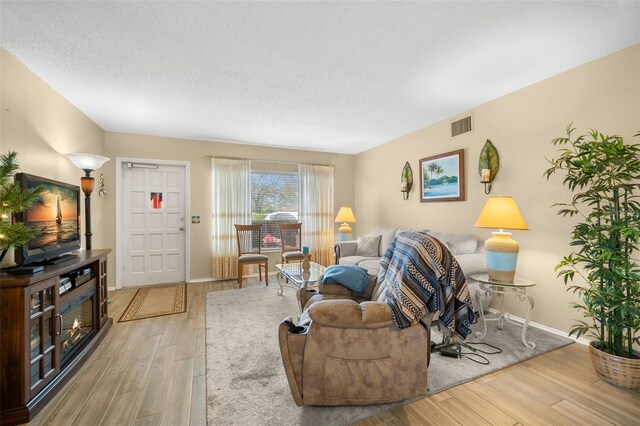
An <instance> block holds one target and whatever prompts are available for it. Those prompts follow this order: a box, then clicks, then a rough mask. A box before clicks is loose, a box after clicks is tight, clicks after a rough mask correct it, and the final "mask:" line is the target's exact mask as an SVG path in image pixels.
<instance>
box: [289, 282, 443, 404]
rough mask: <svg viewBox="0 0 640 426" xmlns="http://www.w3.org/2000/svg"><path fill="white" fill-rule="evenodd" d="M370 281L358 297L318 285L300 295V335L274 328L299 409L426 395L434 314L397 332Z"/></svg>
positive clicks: (382, 288)
mask: <svg viewBox="0 0 640 426" xmlns="http://www.w3.org/2000/svg"><path fill="white" fill-rule="evenodd" d="M369 279H370V281H369V284H368V286H367V288H366V289H365V290H364V291H363V292H362V293H354V292H353V291H352V290H349V289H348V288H346V287H343V286H340V285H337V284H322V283H321V284H319V285H318V289H317V290H315V289H314V290H305V289H304V288H301V289H300V290H298V300H299V301H300V306H301V308H302V309H303V313H302V315H301V317H300V320H299V322H298V323H299V326H300V328H303V331H302V332H298V333H295V332H291V331H290V330H289V327H288V326H287V324H286V322H282V323H281V324H280V328H279V330H278V339H279V344H280V354H281V356H282V362H283V366H284V369H285V372H286V376H287V380H288V382H289V387H290V389H291V395H292V396H293V399H294V401H295V403H296V404H297V405H299V406H302V405H366V404H381V403H388V402H393V401H400V400H404V399H408V398H412V397H415V396H421V395H424V394H426V393H427V390H428V388H427V367H428V366H429V356H430V330H429V325H430V324H431V320H432V318H433V314H429V315H428V316H427V317H425V318H424V319H423V320H422V322H421V323H419V324H417V325H414V326H411V327H407V328H403V329H399V328H398V327H397V326H396V323H395V321H394V319H393V314H392V311H391V308H390V307H389V306H388V305H387V304H386V303H385V299H386V285H385V284H384V283H379V282H378V281H377V278H376V276H375V275H370V276H369ZM289 320H290V319H289ZM298 331H300V330H298Z"/></svg>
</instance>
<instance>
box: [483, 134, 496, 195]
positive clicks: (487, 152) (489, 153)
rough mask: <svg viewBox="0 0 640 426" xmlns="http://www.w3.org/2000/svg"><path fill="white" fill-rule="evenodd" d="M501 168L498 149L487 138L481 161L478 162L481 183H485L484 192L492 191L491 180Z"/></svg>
mask: <svg viewBox="0 0 640 426" xmlns="http://www.w3.org/2000/svg"><path fill="white" fill-rule="evenodd" d="M499 169H500V156H499V155H498V150H496V148H495V147H494V146H493V144H492V143H491V141H490V140H489V139H487V141H486V142H485V144H484V146H483V147H482V151H480V161H479V164H478V172H479V173H480V179H481V180H480V183H484V193H485V194H489V193H490V192H491V182H493V180H494V179H495V178H496V175H497V174H498V170H499Z"/></svg>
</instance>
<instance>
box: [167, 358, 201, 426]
mask: <svg viewBox="0 0 640 426" xmlns="http://www.w3.org/2000/svg"><path fill="white" fill-rule="evenodd" d="M192 387H193V358H188V359H180V360H177V361H174V362H173V368H172V370H171V379H169V390H168V392H167V399H166V400H165V403H164V410H163V411H162V420H161V421H160V425H163V426H168V425H177V424H186V423H187V421H188V420H187V419H189V412H190V410H191V390H192Z"/></svg>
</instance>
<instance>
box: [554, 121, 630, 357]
mask: <svg viewBox="0 0 640 426" xmlns="http://www.w3.org/2000/svg"><path fill="white" fill-rule="evenodd" d="M574 130H575V129H573V128H572V127H571V125H569V126H568V127H567V137H562V138H557V139H554V140H553V141H552V143H553V144H554V145H556V146H559V147H561V148H560V149H559V153H560V154H559V157H558V158H557V159H552V160H549V163H550V164H551V167H550V168H549V169H548V170H547V171H546V172H545V173H544V175H545V176H546V177H547V179H549V178H550V177H551V175H553V174H555V173H556V172H560V171H562V172H564V180H563V184H564V185H565V186H566V187H568V188H569V190H571V191H572V192H573V197H572V199H571V201H570V202H568V203H557V204H555V206H560V210H559V211H558V214H559V215H561V216H568V217H577V218H579V222H578V223H577V224H576V225H575V226H574V227H573V231H572V232H571V242H570V245H571V246H572V247H575V250H574V251H573V252H572V253H571V254H569V255H568V256H565V257H564V258H563V259H562V261H561V262H560V263H559V264H558V265H557V266H556V271H559V273H558V276H559V277H560V276H561V277H563V278H564V283H565V285H568V284H569V282H571V283H573V282H574V278H576V276H580V277H582V279H583V280H584V281H585V282H586V285H581V284H572V285H569V287H568V290H569V291H573V292H574V293H577V294H579V295H580V296H582V300H583V303H574V304H572V305H573V307H574V308H576V309H577V310H579V311H582V312H583V313H584V317H585V318H586V319H587V321H577V323H576V325H575V326H574V327H573V328H572V329H571V331H570V333H569V334H570V335H572V334H575V335H576V337H580V336H582V335H587V334H589V335H593V336H595V337H596V339H597V340H598V344H597V346H596V347H597V348H598V349H599V350H601V351H604V352H607V353H609V354H612V355H615V356H619V357H625V358H635V357H636V356H635V354H634V344H636V345H637V344H639V343H640V337H639V336H638V330H639V329H640V262H639V260H638V249H639V245H640V145H639V144H625V143H624V140H623V138H622V137H620V136H608V135H604V134H602V133H600V132H597V131H595V130H591V131H590V132H589V134H588V135H582V136H579V137H577V138H575V139H572V137H571V133H572V132H573V131H574ZM639 135H640V133H639V134H637V135H635V136H639Z"/></svg>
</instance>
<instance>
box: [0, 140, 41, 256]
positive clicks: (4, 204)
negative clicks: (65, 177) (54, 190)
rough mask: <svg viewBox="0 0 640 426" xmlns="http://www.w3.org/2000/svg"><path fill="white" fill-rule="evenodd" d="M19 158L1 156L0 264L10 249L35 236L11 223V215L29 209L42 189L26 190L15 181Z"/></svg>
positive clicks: (10, 155)
mask: <svg viewBox="0 0 640 426" xmlns="http://www.w3.org/2000/svg"><path fill="white" fill-rule="evenodd" d="M17 156H18V154H17V153H15V152H13V151H9V152H8V153H7V154H2V155H0V250H1V251H0V263H1V262H2V260H3V259H4V256H5V255H6V254H7V251H8V250H9V249H10V248H12V247H19V246H21V245H24V244H26V243H27V241H29V240H30V239H31V238H33V236H34V235H35V231H33V230H32V229H30V228H28V227H27V226H26V225H24V224H23V223H19V222H18V223H11V214H13V213H20V212H23V211H25V210H26V209H27V208H29V206H31V205H32V204H33V203H34V202H35V201H36V200H37V199H38V194H39V192H40V188H32V189H29V190H24V189H22V188H21V187H20V184H19V183H18V182H15V181H14V180H13V175H14V173H15V172H16V171H17V170H18V162H17V160H16V159H17Z"/></svg>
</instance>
